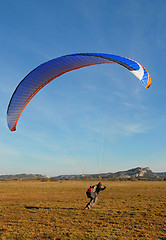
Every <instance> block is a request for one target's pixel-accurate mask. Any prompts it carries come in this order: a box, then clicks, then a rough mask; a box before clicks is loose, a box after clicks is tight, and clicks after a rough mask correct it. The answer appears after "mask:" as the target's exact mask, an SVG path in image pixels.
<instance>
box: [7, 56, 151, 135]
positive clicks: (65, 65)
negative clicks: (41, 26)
mask: <svg viewBox="0 0 166 240" xmlns="http://www.w3.org/2000/svg"><path fill="white" fill-rule="evenodd" d="M104 63H116V64H119V65H121V66H123V67H125V68H126V69H128V70H129V71H130V72H131V73H133V74H134V75H135V76H136V77H137V78H138V79H139V80H140V81H141V82H142V83H143V85H144V87H145V88H149V86H150V85H151V77H150V75H149V73H148V71H147V70H146V69H145V68H144V67H143V66H142V65H141V64H139V63H137V62H136V61H134V60H131V59H129V58H126V57H121V56H117V55H111V54H103V53H78V54H71V55H65V56H62V57H58V58H55V59H52V60H50V61H48V62H45V63H43V64H41V65H39V66H38V67H37V68H35V69H34V70H33V71H31V72H30V73H29V74H28V75H27V76H26V77H25V78H24V79H23V80H22V81H21V82H20V83H19V85H18V86H17V88H16V89H15V91H14V93H13V95H12V97H11V99H10V102H9V105H8V110H7V123H8V127H9V129H10V130H11V131H15V130H16V126H17V123H18V120H19V118H20V116H21V114H22V112H23V110H24V109H25V107H26V106H27V104H28V103H29V102H30V101H31V99H32V98H33V97H34V96H35V95H36V94H37V93H38V92H39V91H40V90H41V89H42V88H43V87H44V86H46V85H47V84H48V83H49V82H51V81H52V80H53V79H55V78H57V77H59V76H61V75H62V74H64V73H67V72H69V71H72V70H76V69H79V68H82V67H87V66H91V65H96V64H104Z"/></svg>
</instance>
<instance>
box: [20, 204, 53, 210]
mask: <svg viewBox="0 0 166 240" xmlns="http://www.w3.org/2000/svg"><path fill="white" fill-rule="evenodd" d="M24 207H25V208H26V209H30V210H33V209H50V207H35V206H27V205H25V206H24Z"/></svg>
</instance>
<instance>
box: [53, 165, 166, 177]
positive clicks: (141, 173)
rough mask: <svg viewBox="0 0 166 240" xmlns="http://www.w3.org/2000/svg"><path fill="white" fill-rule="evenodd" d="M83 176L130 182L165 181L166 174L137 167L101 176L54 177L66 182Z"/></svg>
mask: <svg viewBox="0 0 166 240" xmlns="http://www.w3.org/2000/svg"><path fill="white" fill-rule="evenodd" d="M85 176H86V177H87V178H88V179H95V178H102V179H120V180H130V179H140V180H141V179H142V180H143V179H147V180H155V179H156V180H160V179H164V180H165V179H166V172H162V173H154V172H152V171H151V169H150V168H149V167H146V168H142V167H137V168H133V169H129V170H127V171H120V172H115V173H101V174H88V175H60V176H57V177H54V178H56V179H66V180H70V179H73V180H77V179H85Z"/></svg>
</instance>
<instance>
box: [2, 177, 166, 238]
mask: <svg viewBox="0 0 166 240" xmlns="http://www.w3.org/2000/svg"><path fill="white" fill-rule="evenodd" d="M95 183H96V182H88V181H56V182H40V181H9V182H0V239H2V240H7V239H10V240H12V239H18V240H21V239H26V240H28V239H35V240H36V239H57V240H58V239H79V240H80V239H120V240H123V239H124V240H125V239H154V240H156V239H163V240H164V239H166V220H165V219H166V182H127V181H126V182H104V184H105V185H106V186H107V188H106V190H105V191H103V192H101V193H100V195H99V199H98V203H97V204H96V206H95V207H94V208H92V209H90V210H83V208H84V207H85V205H86V203H87V202H88V199H87V197H86V195H85V191H86V189H87V188H88V187H89V185H91V184H95Z"/></svg>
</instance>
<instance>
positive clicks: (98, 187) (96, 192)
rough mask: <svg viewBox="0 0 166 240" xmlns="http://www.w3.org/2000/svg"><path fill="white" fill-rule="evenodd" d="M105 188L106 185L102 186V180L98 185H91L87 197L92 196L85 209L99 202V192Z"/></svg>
mask: <svg viewBox="0 0 166 240" xmlns="http://www.w3.org/2000/svg"><path fill="white" fill-rule="evenodd" d="M104 189H106V186H103V188H102V182H99V183H98V184H97V185H94V186H90V188H88V190H87V192H86V195H87V197H88V198H90V202H89V203H88V204H87V205H86V207H85V208H84V209H90V208H91V207H93V206H94V205H95V204H96V203H97V199H98V195H99V192H100V191H103V190H104Z"/></svg>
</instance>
